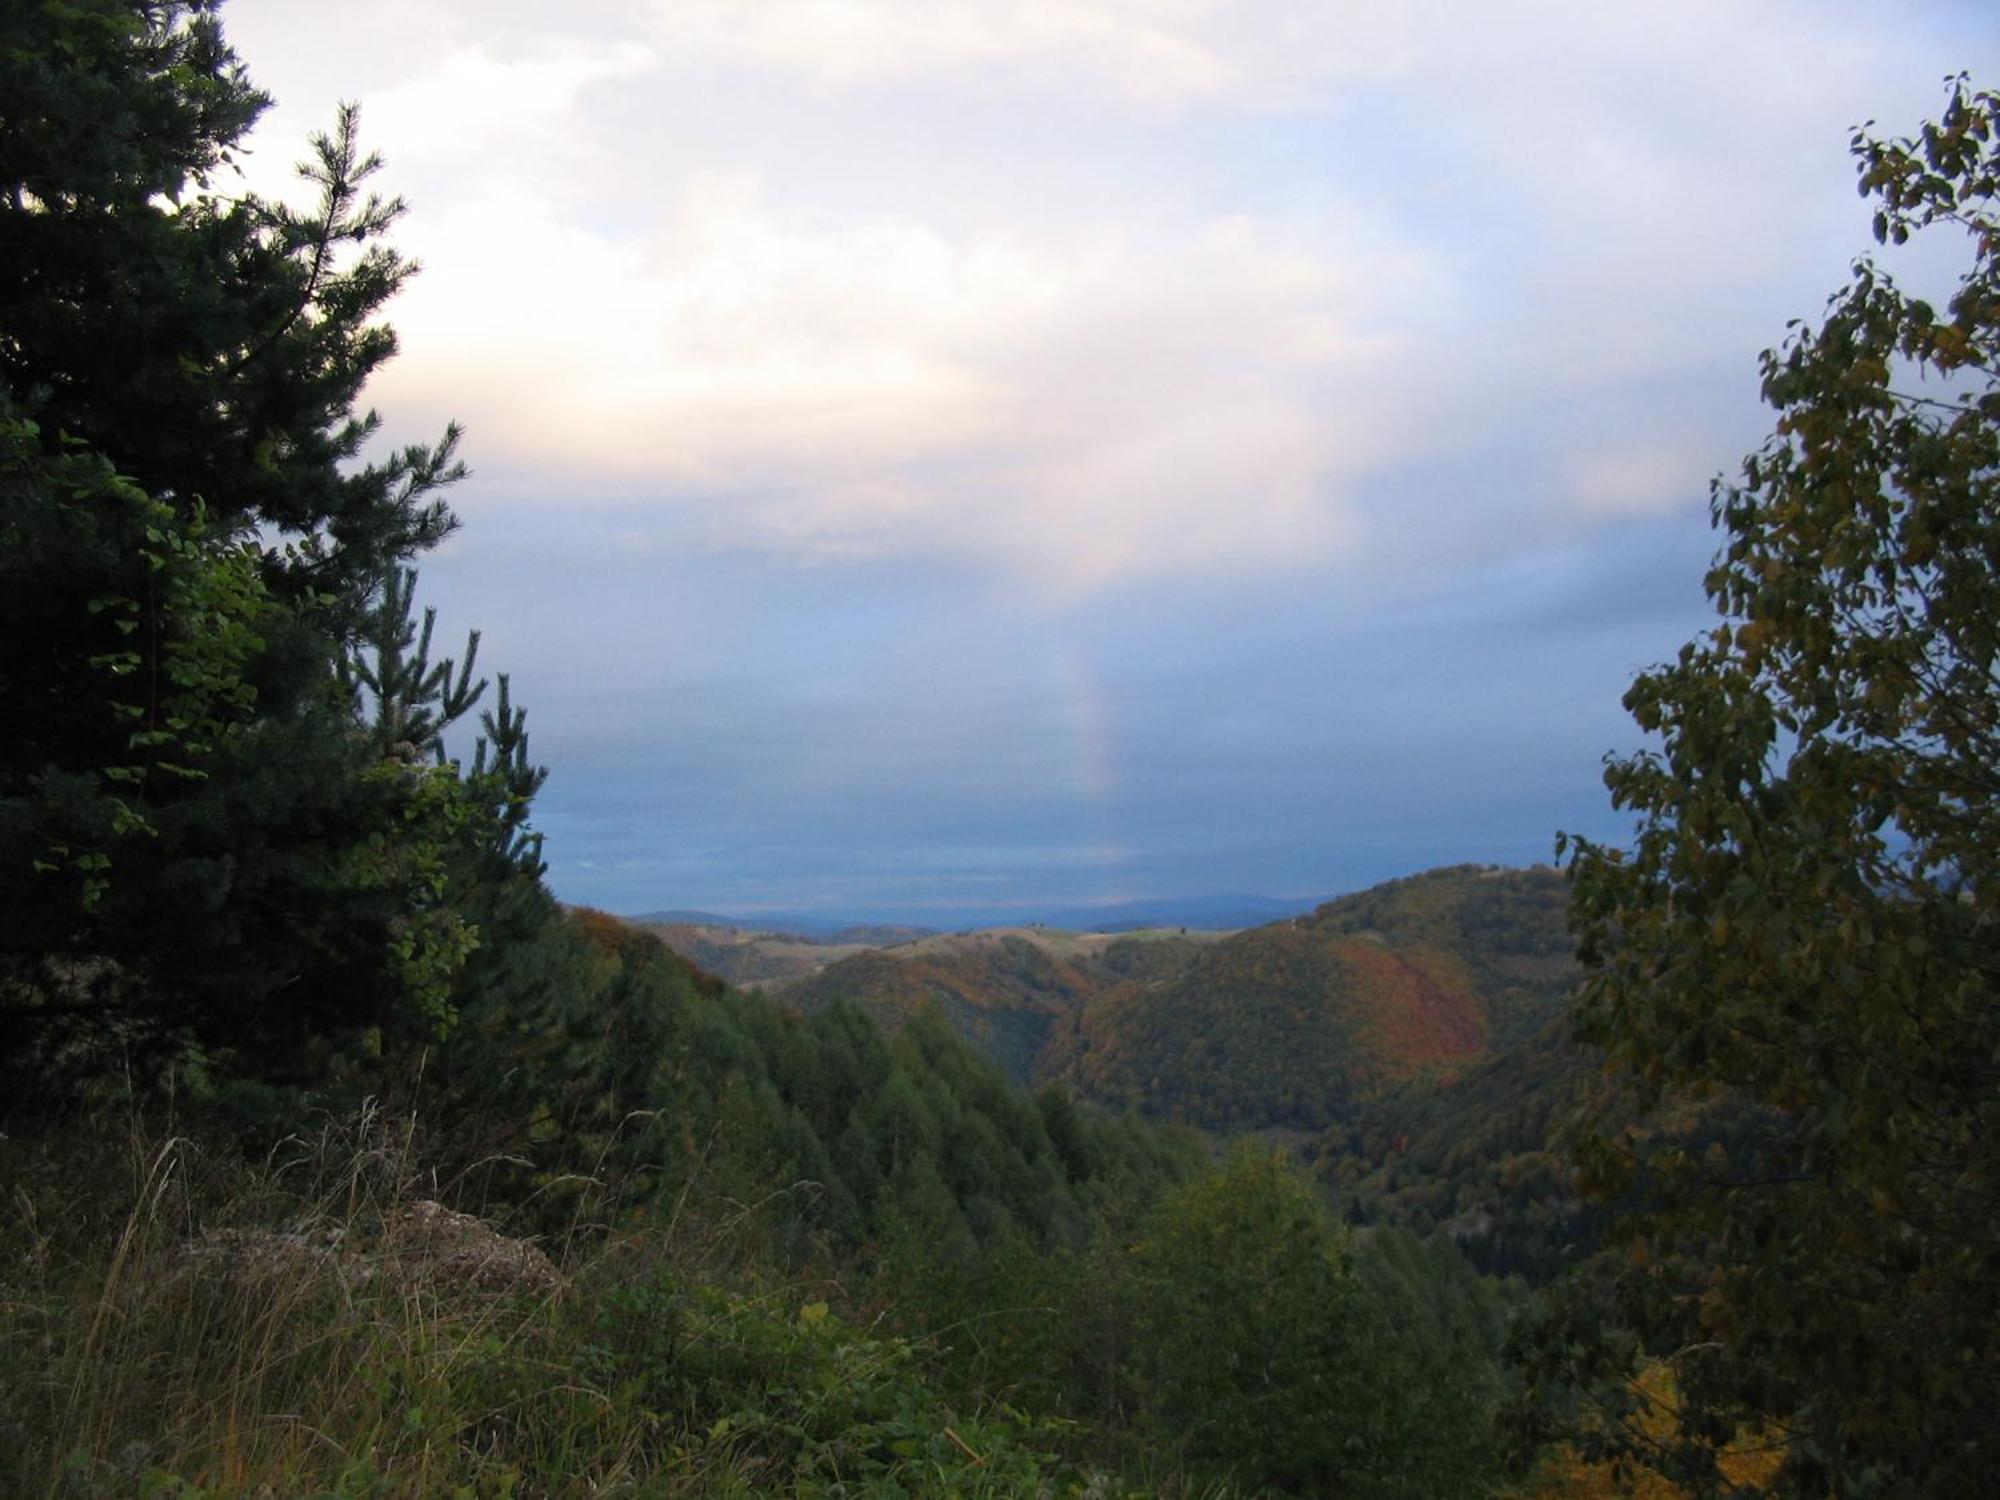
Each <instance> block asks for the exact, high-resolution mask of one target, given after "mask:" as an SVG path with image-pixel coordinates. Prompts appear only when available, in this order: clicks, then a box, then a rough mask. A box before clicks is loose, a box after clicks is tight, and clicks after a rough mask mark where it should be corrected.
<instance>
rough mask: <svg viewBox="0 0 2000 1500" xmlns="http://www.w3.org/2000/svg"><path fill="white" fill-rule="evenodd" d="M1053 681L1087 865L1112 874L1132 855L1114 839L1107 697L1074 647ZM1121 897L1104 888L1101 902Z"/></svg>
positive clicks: (1114, 784) (1113, 763)
mask: <svg viewBox="0 0 2000 1500" xmlns="http://www.w3.org/2000/svg"><path fill="white" fill-rule="evenodd" d="M1056 683H1057V688H1058V692H1059V695H1060V699H1061V708H1062V718H1063V720H1064V722H1065V723H1066V725H1067V728H1068V733H1069V745H1068V750H1069V767H1068V769H1069V782H1070V786H1071V788H1072V790H1073V792H1074V794H1075V796H1076V800H1077V804H1078V807H1079V810H1080V813H1081V823H1082V826H1081V827H1080V828H1079V829H1078V830H1077V832H1078V834H1079V836H1080V841H1081V843H1082V844H1083V846H1084V847H1085V848H1086V849H1087V851H1088V853H1089V856H1090V859H1091V862H1092V863H1094V864H1096V865H1097V866H1099V867H1100V868H1101V869H1103V870H1105V871H1106V872H1111V871H1115V870H1117V869H1119V868H1120V867H1122V866H1123V865H1124V864H1125V862H1126V860H1127V859H1128V858H1129V857H1130V852H1131V851H1130V850H1128V849H1127V848H1126V847H1125V846H1124V845H1123V844H1122V843H1120V842H1119V841H1118V840H1117V839H1116V838H1115V837H1113V836H1112V828H1111V821H1112V816H1113V811H1114V808H1115V806H1116V803H1117V793H1118V758H1117V738H1116V733H1115V730H1114V728H1113V724H1112V714H1111V699H1110V697H1109V695H1108V694H1107V693H1106V692H1105V691H1104V684H1103V681H1102V680H1101V679H1100V677H1099V676H1098V673H1097V669H1096V668H1095V666H1093V665H1092V663H1091V660H1090V658H1089V657H1088V656H1087V655H1086V654H1085V653H1084V652H1083V651H1082V650H1080V649H1078V648H1077V647H1075V646H1066V647H1064V648H1062V650H1061V651H1060V652H1059V654H1058V655H1057V657H1056ZM1125 895H1126V893H1125V892H1123V891H1122V890H1107V891H1106V892H1105V899H1106V900H1123V899H1125Z"/></svg>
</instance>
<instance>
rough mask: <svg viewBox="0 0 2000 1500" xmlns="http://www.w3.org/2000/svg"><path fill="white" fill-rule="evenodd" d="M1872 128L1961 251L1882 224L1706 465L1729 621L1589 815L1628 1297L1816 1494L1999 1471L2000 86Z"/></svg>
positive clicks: (1654, 710)
mask: <svg viewBox="0 0 2000 1500" xmlns="http://www.w3.org/2000/svg"><path fill="white" fill-rule="evenodd" d="M1853 149H1854V153H1855V157H1856V160H1857V162H1858V164H1859V174H1860V188H1861V191H1862V194H1863V195H1864V196H1865V197H1867V198H1869V199H1872V200H1873V203H1874V219H1873V229H1874V237H1875V239H1876V240H1877V241H1878V242H1880V243H1882V244H1883V245H1884V246H1886V247H1901V246H1903V245H1905V244H1906V243H1908V244H1910V245H1912V246H1920V247H1921V248H1922V250H1923V252H1924V255H1923V257H1912V258H1911V264H1910V267H1909V269H1910V270H1911V271H1913V272H1914V273H1915V274H1918V275H1921V274H1923V273H1924V272H1925V271H1926V270H1929V269H1933V268H1935V267H1936V266H1937V265H1938V264H1940V261H1939V260H1938V259H1935V258H1931V257H1933V256H1934V255H1935V254H1936V253H1937V252H1947V251H1949V250H1950V247H1951V246H1952V245H1953V244H1956V245H1957V246H1958V252H1957V253H1958V254H1959V255H1960V256H1961V257H1962V259H1960V260H1959V262H1958V264H1959V265H1960V266H1962V267H1963V270H1962V273H1961V274H1960V275H1959V276H1958V278H1957V281H1956V284H1955V285H1954V286H1950V287H1947V288H1944V289H1943V290H1942V291H1941V293H1940V294H1939V295H1937V296H1935V297H1926V296H1923V295H1919V294H1918V292H1917V291H1916V290H1913V289H1911V288H1910V287H1908V286H1906V285H1905V284H1904V282H1903V281H1901V280H1899V279H1898V277H1897V275H1895V274H1892V268H1891V267H1890V266H1889V265H1887V264H1884V260H1883V257H1879V256H1874V255H1871V256H1864V257H1863V258H1862V259H1860V260H1858V261H1856V262H1855V265H1854V268H1853V275H1852V279H1851V281H1850V282H1849V284H1848V285H1847V286H1846V287H1845V288H1844V289H1843V290H1842V291H1840V292H1839V293H1838V294H1837V295H1835V296H1834V297H1833V298H1832V299H1831V301H1830V302H1829V304H1828V307H1827V310H1826V315H1825V317H1824V319H1823V320H1822V321H1821V322H1820V323H1819V325H1818V326H1817V327H1808V326H1804V325H1794V327H1793V330H1792V332H1791V334H1790V336H1789V338H1788V339H1787V341H1786V342H1785V343H1784V345H1783V346H1782V347H1780V348H1778V349H1775V350H1773V351H1771V352H1769V353H1767V354H1766V355H1765V356H1764V359H1763V390H1764V395H1765V398H1766V400H1767V401H1768V403H1769V404H1770V405H1771V406H1772V407H1773V408H1774V409H1775V410H1776V412H1777V424H1776V430H1775V432H1774V434H1773V436H1772V437H1771V439H1770V440H1769V441H1768V442H1767V443H1766V444H1765V445H1764V446H1763V447H1762V448H1761V449H1759V450H1758V451H1757V452H1756V453H1753V454H1752V455H1750V457H1749V458H1748V459H1746V460H1745V462H1744V464H1743V468H1742V473H1741V477H1740V478H1739V479H1737V480H1735V481H1733V482H1724V481H1718V482H1717V484H1716V486H1715V489H1714V498H1713V504H1712V512H1713V516H1714V521H1715V524H1716V527H1717V528H1718V530H1719V531H1720V532H1721V533H1722V537H1723V541H1722V548H1721V552H1720V554H1719V555H1718V557H1717V559H1716V561H1715V564H1714V567H1713V569H1712V571H1711V572H1710V573H1709V574H1708V578H1707V590H1708V593H1709V595H1710V597H1711V598H1712V599H1713V600H1714V602H1715V605H1716V607H1717V609H1718V611H1719V612H1720V614H1721V616H1722V621H1721V623H1719V624H1718V625H1717V626H1715V627H1714V629H1712V630H1710V631H1709V632H1707V633H1706V634H1705V635H1703V636H1701V637H1700V638H1698V639H1696V640H1695V641H1693V642H1691V643H1690V644H1688V645H1687V646H1685V647H1684V648H1683V649H1682V650H1681V652H1680V655H1679V657H1678V659H1677V660H1675V661H1674V662H1673V663H1671V664H1669V665H1666V666H1662V667H1659V668H1656V669H1654V670H1652V671H1648V672H1646V673H1644V674H1643V675H1641V676H1640V677H1639V678H1638V679H1637V681H1636V682H1635V683H1634V684H1633V686H1632V688H1631V691H1630V692H1629V693H1628V694H1627V696H1626V700H1625V702H1626V705H1627V707H1628V708H1629V709H1630V710H1631V712H1632V713H1633V715H1634V717H1635V718H1636V719H1637V721H1638V722H1639V724H1640V725H1641V726H1642V727H1643V728H1644V729H1646V730H1648V731H1650V732H1651V733H1652V734H1653V735H1655V736H1656V737H1657V738H1656V748H1653V749H1650V750H1647V751H1645V752H1643V753H1641V754H1638V755H1634V756H1631V757H1628V758H1624V759H1619V760H1615V761H1613V762H1612V763H1611V764H1610V765H1609V768H1608V770H1607V773H1606V781H1607V784H1608V785H1609V787H1610V790H1611V794H1612V799H1613V802H1614V803H1615V805H1617V806H1618V807H1620V808H1624V809H1629V810H1630V811H1632V812H1633V813H1635V814H1636V816H1637V823H1638V826H1637V834H1636V838H1635V839H1634V841H1633V843H1632V845H1631V847H1630V848H1628V849H1617V848H1613V847H1609V846H1607V845H1602V844H1598V843H1594V842H1591V841H1588V840H1575V841H1573V843H1572V845H1571V848H1572V849H1573V854H1572V858H1571V871H1572V874H1573V876H1574V881H1575V904H1574V916H1575V920H1576V923H1577V925H1578V928H1579V931H1580V935H1581V937H1582V940H1583V949H1584V956H1585V959H1586V961H1587V963H1588V964H1589V965H1590V968H1591V973H1590V976H1589V978H1588V980H1587V982H1586V984H1585V986H1584V989H1583V992H1582V996H1581V1000H1580V1002H1579V1007H1578V1012H1577V1015H1578V1020H1579V1023H1580V1026H1581V1029H1582V1031H1583V1034H1584V1035H1585V1036H1586V1037H1587V1038H1588V1039H1590V1040H1591V1041H1594V1042H1596V1043H1598V1044H1599V1045H1601V1046H1603V1047H1604V1048H1605V1049H1606V1050H1607V1053H1608V1055H1609V1057H1610V1059H1611V1061H1612V1063H1613V1064H1614V1065H1615V1066H1616V1067H1617V1068H1618V1069H1619V1070H1620V1072H1619V1077H1620V1079H1621V1081H1622V1084H1623V1088H1622V1089H1621V1090H1620V1091H1619V1093H1618V1095H1617V1097H1616V1098H1614V1099H1613V1100H1611V1101H1610V1102H1608V1104H1607V1105H1606V1107H1605V1109H1604V1110H1603V1111H1602V1112H1601V1113H1600V1114H1599V1116H1598V1119H1597V1129H1596V1132H1595V1135H1594V1138H1593V1141H1592V1143H1591V1147H1590V1149H1589V1151H1588V1154H1587V1156H1586V1165H1587V1167H1588V1169H1589V1172H1590V1174H1591V1175H1592V1177H1593V1178H1594V1180H1595V1181H1596V1183H1597V1185H1598V1186H1599V1187H1600V1188H1602V1189H1605V1190H1607V1191H1610V1192H1613V1193H1617V1192H1623V1191H1626V1190H1628V1189H1635V1190H1637V1191H1638V1192H1639V1193H1641V1194H1642V1196H1643V1198H1644V1200H1645V1201H1647V1202H1649V1203H1650V1204H1652V1205H1653V1206H1652V1208H1651V1210H1650V1211H1649V1212H1647V1213H1645V1214H1644V1215H1641V1216H1639V1217H1637V1218H1635V1219H1634V1220H1632V1221H1631V1222H1630V1223H1629V1224H1628V1226H1627V1229H1628V1232H1629V1235H1630V1237H1631V1238H1632V1240H1633V1241H1634V1248H1633V1252H1632V1257H1631V1261H1632V1265H1631V1269H1629V1270H1628V1271H1627V1272H1626V1273H1625V1274H1624V1275H1623V1277H1622V1279H1621V1282H1620V1288H1619V1301H1620V1305H1621V1307H1622V1309H1623V1312H1624V1314H1625V1315H1626V1316H1627V1317H1628V1318H1629V1319H1631V1320H1632V1321H1633V1322H1634V1323H1635V1324H1636V1325H1637V1327H1638V1328H1639V1330H1640V1331H1641V1332H1642V1333H1643V1334H1644V1335H1645V1337H1646V1339H1647V1340H1648V1341H1649V1342H1650V1343H1651V1345H1652V1346H1653V1347H1654V1349H1655V1350H1656V1351H1658V1352H1660V1353H1664V1354H1671V1355H1672V1357H1673V1359H1674V1362H1675V1367H1676V1369H1675V1373H1676V1376H1677V1379H1678V1385H1679V1387H1680V1390H1681V1393H1682V1396H1683V1399H1684V1407H1683V1416H1682V1422H1681V1429H1682V1432H1683V1433H1684V1434H1685V1435H1687V1436H1688V1437H1689V1438H1690V1439H1692V1440H1693V1442H1694V1445H1695V1446H1700V1445H1702V1444H1705V1443H1708V1442H1711V1441H1715V1440H1720V1439H1721V1438H1723V1437H1726V1436H1727V1435H1728V1434H1729V1433H1730V1432H1731V1431H1732V1430H1749V1429H1752V1428H1758V1427H1762V1428H1764V1430H1766V1431H1770V1432H1775V1433H1777V1434H1778V1435H1780V1436H1781V1437H1782V1439H1783V1440H1784V1442H1785V1443H1786V1452H1787V1462H1786V1465H1785V1469H1784V1478H1783V1482H1784V1484H1785V1485H1786V1486H1787V1487H1788V1490H1789V1492H1791V1493H1796V1494H1801V1495H1805V1494H1811V1495H1826V1494H1829V1493H1831V1494H1838V1495H1875V1494H1884V1495H1887V1494H1894V1495H1914V1494H1924V1495H1971V1494H1976V1493H1981V1492H1983V1490H1984V1489H1985V1487H1986V1486H1988V1485H1990V1483H1991V1482H1992V1480H1993V1477H1994V1475H1995V1474H1996V1473H2000V812H1996V807H2000V663H1997V662H1996V647H2000V96H1996V95H1994V94H1992V93H1986V92H1978V91H1975V90H1974V89H1972V88H1971V87H1970V86H1969V85H1967V84H1966V82H1965V81H1964V80H1963V79H1961V80H1959V81H1957V82H1956V83H1955V84H1954V85H1953V86H1952V88H1951V92H1950V97H1949V100H1948V102H1947V105H1946V107H1945V109H1944V112H1943V114H1942V116H1941V118H1940V119H1939V121H1938V122H1937V123H1935V124H1927V125H1925V126H1924V127H1923V128H1922V130H1921V131H1920V132H1919V133H1918V134H1917V135H1916V136H1914V137H1912V138H1909V139H1891V140H1883V139H1877V138H1876V137H1874V136H1873V135H1871V134H1869V133H1868V132H1867V131H1866V129H1865V128H1864V129H1863V130H1862V131H1859V132H1857V134H1856V135H1855V137H1854V141H1853ZM1939 242H1943V243H1939ZM1894 253H1895V252H1894V250H1893V248H1892V249H1891V251H1890V254H1892V255H1893V254H1894ZM1711 1101H1714V1102H1721V1103H1726V1104H1728V1105H1729V1107H1730V1109H1731V1110H1733V1111H1736V1112H1737V1114H1736V1116H1735V1118H1736V1120H1737V1123H1736V1125H1735V1126H1734V1127H1732V1128H1731V1129H1730V1130H1728V1131H1726V1132H1723V1133H1721V1134H1720V1135H1713V1134H1712V1138H1711V1140H1710V1141H1709V1142H1708V1143H1707V1144H1706V1145H1705V1146H1703V1147H1702V1148H1701V1149H1698V1150H1696V1149H1690V1147H1689V1143H1688V1135H1687V1133H1685V1132H1682V1131H1676V1130H1675V1129H1673V1128H1671V1126H1663V1125H1662V1124H1661V1116H1660V1114H1659V1113H1658V1111H1659V1110H1660V1109H1661V1107H1662V1106H1672V1107H1676V1108H1679V1109H1682V1110H1683V1111H1685V1110H1686V1109H1689V1108H1696V1109H1700V1108H1705V1107H1707V1106H1708V1104H1709V1102H1711ZM1634 1108H1637V1109H1640V1110H1647V1109H1651V1110H1654V1111H1655V1112H1656V1113H1655V1114H1654V1115H1653V1117H1652V1120H1651V1123H1650V1124H1648V1125H1647V1126H1645V1127H1642V1128H1625V1127H1624V1125H1623V1123H1622V1122H1625V1121H1628V1120H1629V1119H1630V1118H1631V1115H1630V1111H1632V1110H1633V1109H1634ZM1680 1457H1681V1458H1682V1459H1686V1460H1690V1461H1691V1462H1690V1465H1689V1467H1688V1469H1687V1472H1688V1473H1689V1474H1690V1475H1692V1476H1695V1477H1699V1475H1700V1473H1701V1468H1702V1466H1701V1463H1700V1461H1699V1456H1698V1455H1696V1454H1693V1453H1691V1452H1687V1451H1683V1452H1682V1453H1681V1454H1680ZM1710 1472H1711V1475H1712V1471H1710Z"/></svg>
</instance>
